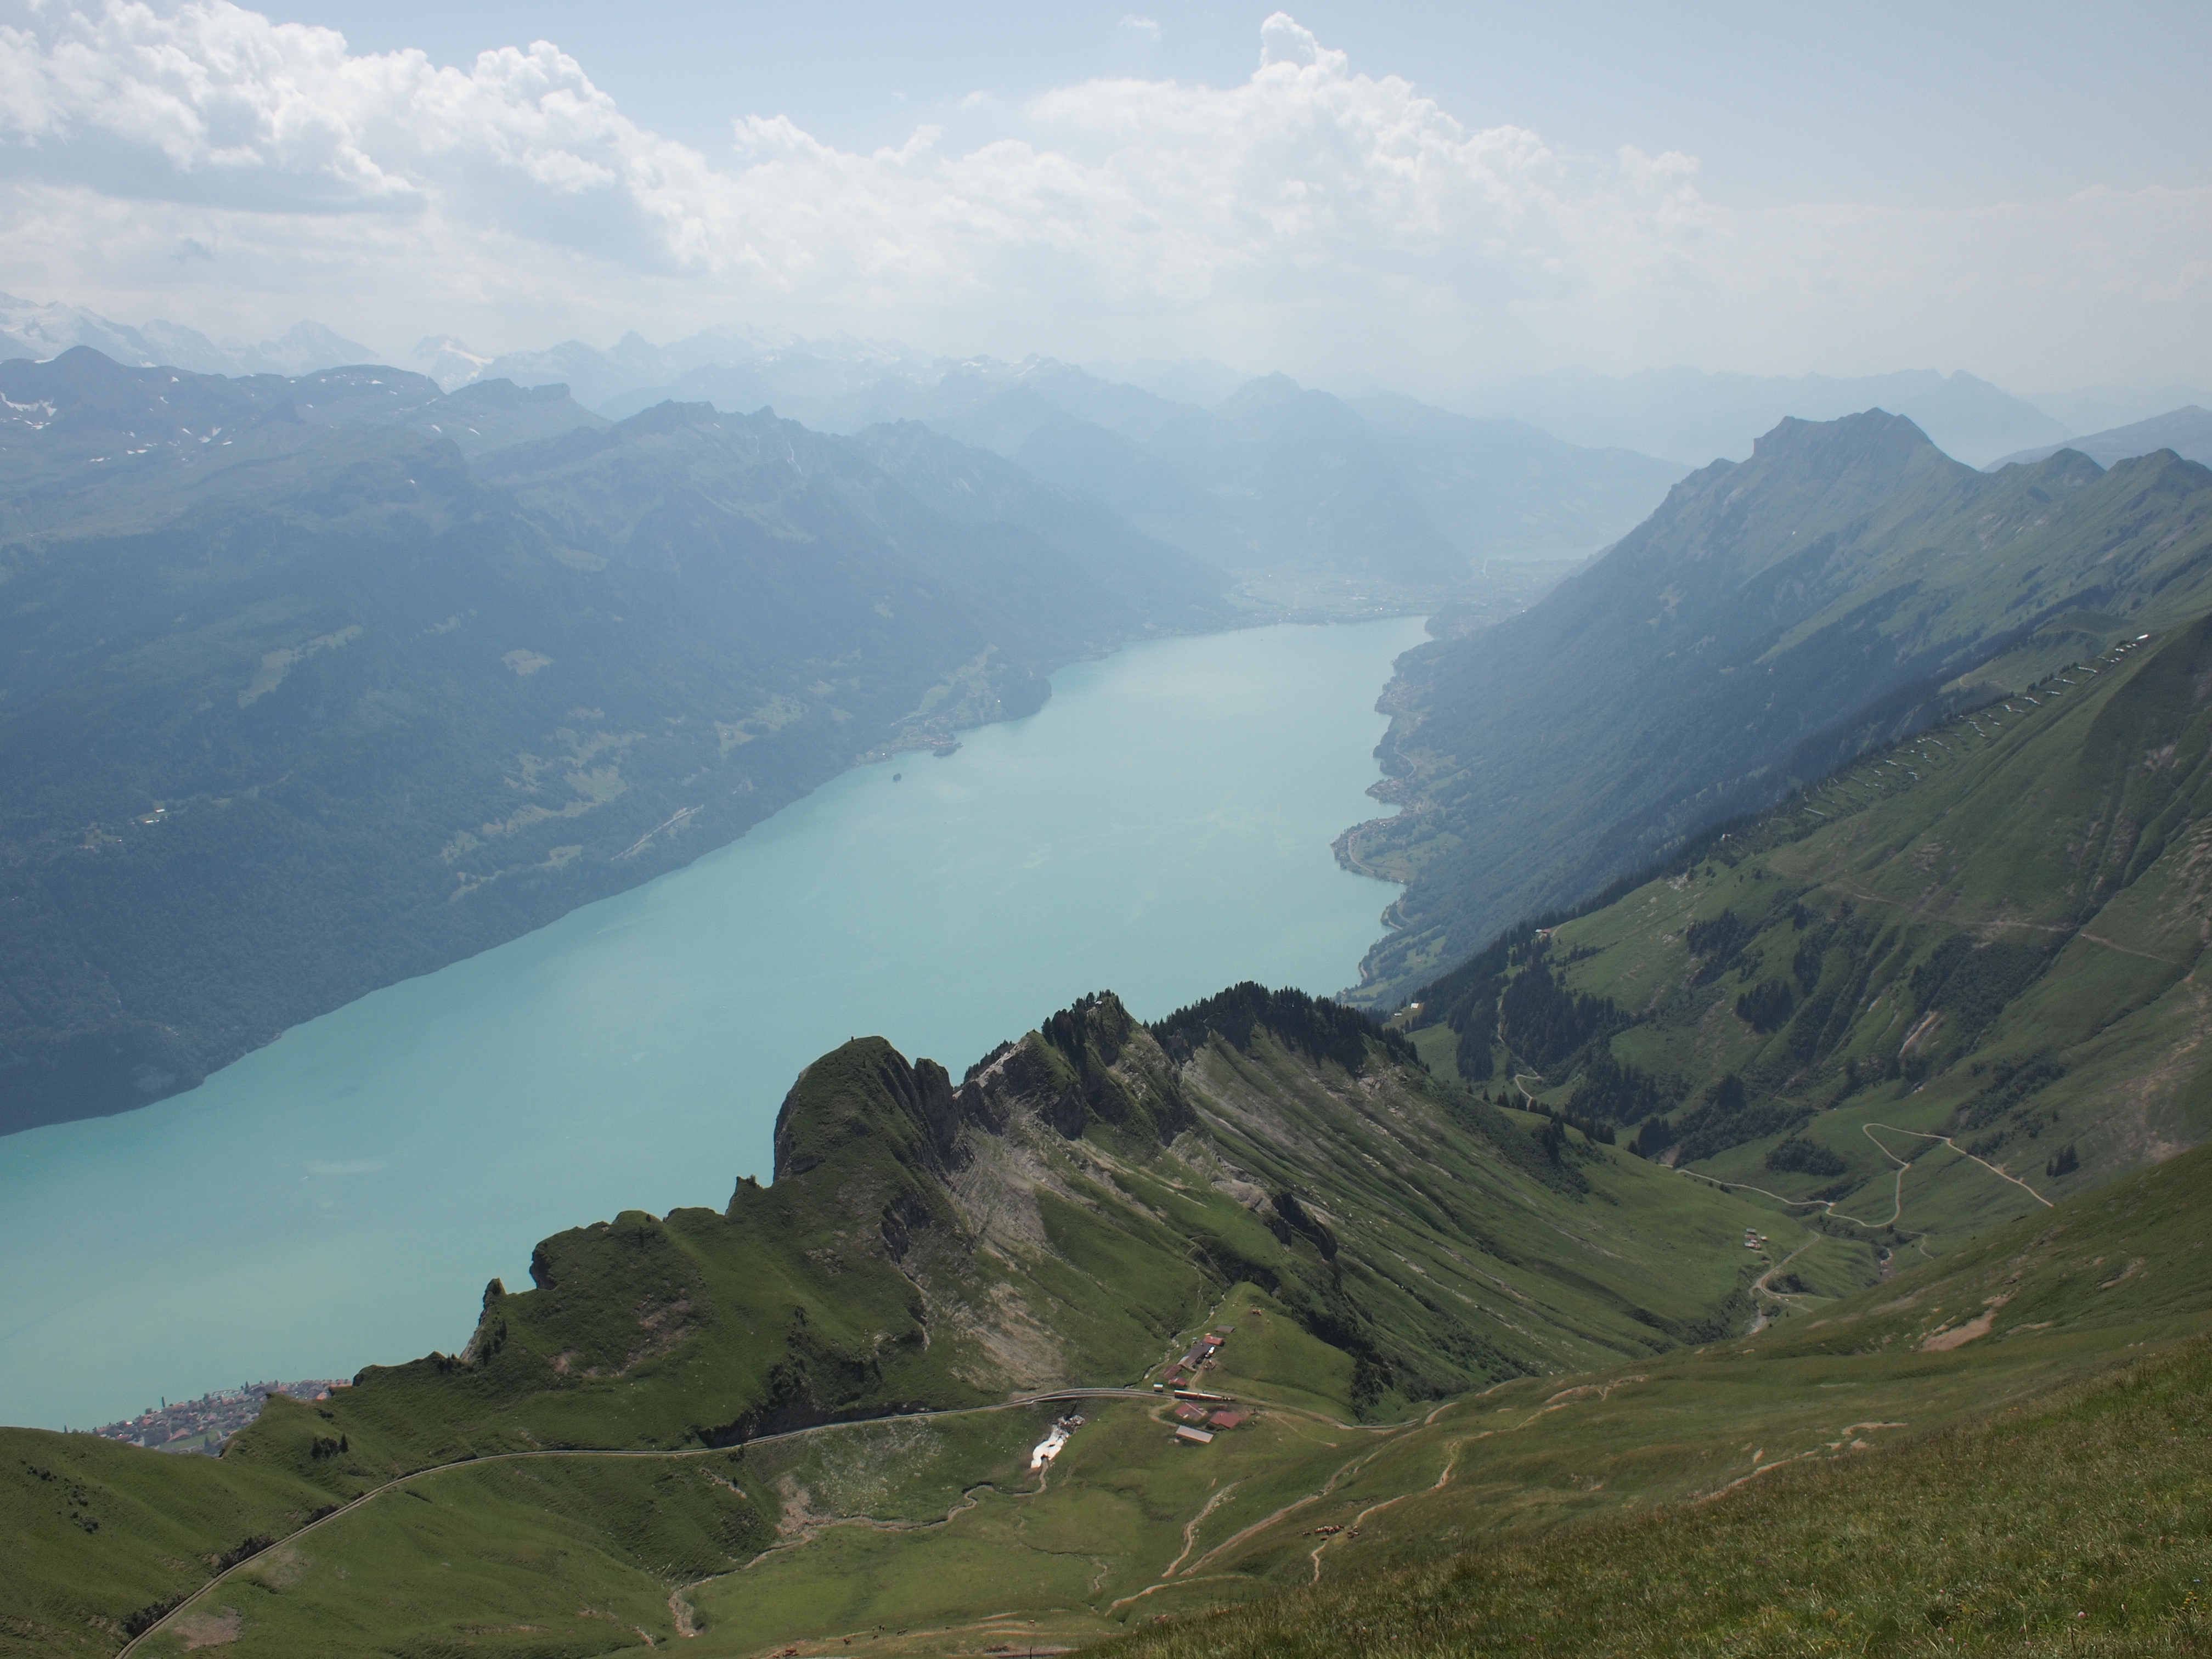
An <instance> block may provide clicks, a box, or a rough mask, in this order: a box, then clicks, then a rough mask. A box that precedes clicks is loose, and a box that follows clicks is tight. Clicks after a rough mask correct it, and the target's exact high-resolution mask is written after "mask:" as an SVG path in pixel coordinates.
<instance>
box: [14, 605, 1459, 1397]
mask: <svg viewBox="0 0 2212 1659" xmlns="http://www.w3.org/2000/svg"><path fill="white" fill-rule="evenodd" d="M1424 637H1425V635H1424V634H1423V629H1422V624H1421V623H1420V622H1419V619H1417V618H1400V619H1395V620H1391V621H1386V622H1375V623H1358V624H1351V625H1338V626H1334V627H1314V628H1307V627H1277V628H1267V629H1253V630H1249V631H1247V632H1242V633H1234V634H1225V635H1210V636H1207V637H1204V638H1198V639H1179V640H1167V641H1150V642H1147V643H1145V644H1142V645H1139V646H1135V647H1131V648H1129V649H1127V650H1126V651H1123V652H1121V653H1118V654H1116V655H1115V656H1113V657H1110V658H1108V659H1103V660H1101V661H1097V662H1090V663H1083V664H1079V665H1075V666H1073V667H1070V668H1067V669H1065V670H1063V671H1060V673H1059V674H1057V675H1055V676H1054V678H1053V696H1052V699H1051V701H1050V702H1048V704H1047V705H1046V706H1045V708H1043V709H1042V711H1041V712H1040V713H1038V714H1034V715H1032V716H1030V717H1029V718H1027V719H1024V720H1014V721H1010V722H1008V723H1006V724H1005V725H1001V726H989V727H986V728H984V729H982V730H980V731H975V732H968V733H966V734H964V736H963V747H962V749H961V750H959V752H958V753H957V754H955V755H953V756H952V757H950V758H948V759H941V760H940V759H936V758H933V757H930V756H927V755H911V756H905V757H901V758H900V759H898V760H896V761H891V762H887V763H883V764H880V765H875V766H869V767H865V768H862V769H858V770H855V771H853V772H849V773H847V774H846V775H843V776H842V777H840V778H838V779H836V781H833V782H831V783H830V784H829V785H827V786H826V787H823V788H822V789H820V790H818V791H817V792H816V793H814V794H812V795H811V796H809V797H808V798H807V799H805V800H802V801H799V802H798V803H796V804H795V805H792V806H790V807H788V808H787V809H786V810H785V811H782V812H781V813H779V814H778V815H777V816H776V817H774V818H771V819H769V821H768V822H766V823H762V824H759V825H757V826H756V827H755V828H754V829H752V830H751V832H750V833H749V834H748V835H747V836H744V839H742V840H741V841H738V842H733V843H732V844H731V845H730V846H728V847H726V848H721V849H720V851H718V852H714V853H711V854H707V855H706V856H705V857H703V858H702V859H700V860H697V861H696V863H694V864H692V865H691V866H689V867H688V868H686V869H684V870H680V871H677V872H673V873H671V874H669V875H666V876H664V877H662V878H659V880H657V881H655V882H653V883H652V884H650V885H648V886H645V887H641V888H639V889H637V890H635V891H633V892H629V893H625V894H623V895H621V896H617V897H615V898H611V899H606V900H604V901H602V902H599V903H597V904H593V905H591V906H588V907H587V908H584V909H581V910H578V911H576V912H574V913H573V914H572V915H568V916H566V917H564V918H562V920H561V921H558V922H556V923H554V924H553V925H552V926H550V927H544V928H541V929H540V930H538V932H537V933H532V934H530V935H528V936H527V937H526V938H523V939H516V940H514V941H513V943H511V944H508V945H502V946H501V947H499V948H498V949H496V950H493V951H485V952H484V953H483V955H481V956H478V957H471V959H469V960H468V961H466V962H462V963H455V964H454V965H453V966H452V967H450V968H447V969H442V970H441V971H440V972H438V973H435V974H430V975H425V976H423V977H422V978H420V979H416V980H410V981H406V982H405V983H404V984H399V985H395V986H392V987H387V988H386V989H384V990H381V991H378V992H376V993H374V994H372V995H369V996H366V997H363V998H362V999H361V1000H359V1001H357V1002H354V1003H351V1004H349V1005H348V1006H345V1007H343V1008H341V1009H339V1010H337V1012H333V1013H331V1014H327V1015H325V1016H324V1017H323V1018H320V1019H318V1020H315V1021H313V1022H312V1023H311V1024H306V1025H301V1026H297V1027H295V1028H294V1029H293V1030H290V1031H289V1032H287V1033H286V1034H285V1035H284V1036H283V1039H282V1040H281V1041H279V1042H275V1043H272V1044H271V1045H270V1046H269V1047H268V1048H263V1049H261V1050H259V1051H258V1052H257V1053H255V1054H251V1055H249V1056H247V1057H246V1059H244V1060H240V1061H238V1062H237V1063H236V1064H235V1065H233V1066H229V1067H228V1068H227V1069H225V1070H224V1071H222V1072H221V1073H217V1074H216V1076H214V1077H212V1078H210V1079H208V1081H207V1082H206V1083H204V1084H203V1085H201V1086H200V1087H199V1088H197V1089H196V1090H193V1091H191V1093H189V1094H185V1095H179V1096H178V1097H175V1098H173V1099H171V1100H167V1101H163V1102H161V1103H158V1104H156V1105H154V1106H149V1107H147V1108H145V1109H142V1110H139V1111H136V1112H132V1113H130V1114H127V1115H124V1116H120V1117H112V1118H102V1119H98V1120H95V1121H90V1122H84V1123H70V1124H63V1125H58V1126H56V1127H51V1128H44V1129H34V1130H31V1131H28V1132H26V1133H21V1134H16V1135H11V1136H9V1137H6V1138H5V1139H0V1216H4V1217H5V1218H6V1221H7V1225H6V1226H5V1227H4V1228H0V1285H5V1286H6V1287H7V1288H6V1291H5V1303H4V1306H0V1422H7V1423H14V1424H28V1425H39V1426H42V1427H59V1426H62V1425H64V1424H66V1425H70V1426H71V1427H77V1428H82V1427H88V1426H91V1425H94V1424H98V1423H102V1422H106V1421H110V1420H112V1419H117V1418H120V1417H123V1416H126V1415H129V1414H131V1413H136V1412H137V1411H138V1410H140V1409H141V1408H142V1407H147V1406H150V1405H152V1404H154V1403H155V1400H156V1399H157V1398H159V1397H161V1396H163V1395H166V1396H167V1397H168V1398H169V1399H171V1400H177V1399H182V1398H189V1397H191V1396H193V1395H199V1394H202V1393H204V1392H206V1391H208V1390H210V1389H218V1388H227V1387H235V1386H236V1385H237V1384H239V1383H241V1382H245V1381H248V1380H258V1379H262V1378H293V1377H302V1376H349V1375H351V1374H352V1373H353V1372H355V1371H356V1370H359V1369H360V1368H361V1367H362V1366H363V1365H366V1364H391V1363H397V1362H399V1361H402V1360H405V1359H409V1358H415V1357H416V1356H419V1355H421V1354H423V1353H426V1352H429V1351H431V1350H432V1349H445V1350H448V1351H451V1350H453V1349H457V1348H459V1347H460V1346H462V1345H463V1344H464V1343H465V1341H466V1340H468V1336H469V1333H470V1332H471V1329H472V1328H474V1325H475V1320H476V1313H477V1304H478V1299H479V1297H480V1296H481V1294H482V1292H483V1286H484V1283H485V1281H486V1280H487V1279H491V1278H492V1277H494V1276H495V1275H497V1276H500V1277H501V1278H504V1279H506V1281H507V1284H508V1285H510V1286H513V1287H517V1288H520V1287H521V1286H523V1285H526V1284H527V1283H528V1280H529V1275H528V1272H527V1264H528V1261H529V1259H530V1251H531V1247H532V1245H533V1244H534V1243H536V1242H537V1241H538V1239H539V1238H541V1237H544V1236H546V1235H547V1234H549V1233H552V1232H556V1231H560V1230H562V1229H563V1228H566V1227H571V1226H575V1225H581V1224H584V1223H588V1222H591V1221H595V1220H599V1219H603V1218H608V1217H611V1216H612V1215H613V1214H614V1213H615V1212H617V1211H618V1210H623V1209H647V1210H652V1211H653V1212H666V1211H668V1210H670V1209H672V1208H675V1207H677V1206H683V1205H711V1206H715V1207H717V1208H719V1207H720V1206H723V1205H725V1204H726V1203H727V1202H728V1201H729V1196H730V1191H731V1188H732V1185H733V1184H734V1183H735V1182H736V1181H737V1180H738V1177H739V1176H744V1175H754V1176H758V1177H760V1178H761V1179H763V1180H765V1179H766V1178H767V1177H768V1175H769V1166H770V1151H769V1137H770V1133H771V1132H772V1130H773V1127H774V1125H775V1113H776V1109H777V1107H778V1106H779V1105H781V1103H782V1100H783V1096H784V1092H785V1091H786V1090H787V1088H788V1087H789V1086H790V1084H791V1080H792V1079H793V1076H795V1075H796V1074H797V1073H798V1072H799V1068H800V1067H801V1066H805V1064H806V1063H807V1062H808V1061H809V1060H812V1059H813V1058H814V1057H815V1056H816V1055H817V1054H821V1053H822V1052H823V1051H824V1050H826V1049H828V1048H833V1047H835V1046H836V1044H838V1043H840V1042H844V1041H845V1040H846V1039H847V1038H848V1037H851V1036H860V1035H864V1034H868V1033H880V1034H881V1035H883V1036H887V1037H889V1038H890V1040H891V1041H892V1042H894V1043H896V1045H897V1046H898V1047H899V1048H901V1049H902V1051H904V1052H905V1053H906V1054H908V1055H909V1056H915V1055H921V1054H927V1055H930V1056H933V1058H935V1059H937V1060H941V1061H942V1062H944V1064H945V1066H948V1067H950V1068H951V1071H952V1073H953V1074H954V1075H955V1076H956V1077H957V1076H958V1075H959V1073H961V1072H962V1071H963V1069H964V1068H965V1067H966V1066H967V1065H968V1064H969V1061H971V1060H975V1058H977V1057H978V1056H979V1055H981V1054H983V1053H984V1052H985V1051H986V1050H987V1049H988V1048H991V1047H992V1046H993V1045H994V1044H995V1043H997V1042H1000V1041H1001V1040H1002V1039H1005V1038H1007V1037H1012V1036H1018V1035H1019V1034H1020V1033H1021V1032H1023V1031H1024V1030H1028V1029H1030V1027H1032V1026H1034V1025H1035V1024H1037V1023H1038V1022H1039V1021H1040V1020H1042V1018H1044V1017H1045V1016H1046V1015H1048V1014H1049V1013H1051V1012H1053V1011H1054V1009H1056V1008H1059V1007H1061V1006H1065V1005H1066V1004H1067V1003H1068V1002H1070V1001H1072V1000H1073V999H1074V998H1075V997H1077V996H1078V995H1079V994H1082V993H1084V992H1085V991H1091V990H1099V989H1112V990H1115V991H1118V992H1119V993H1120V994H1121V995H1122V997H1123V998H1124V999H1125V1000H1127V1002H1128V1003H1129V1005H1130V1006H1131V1007H1132V1008H1133V1010H1134V1011H1135V1012H1136V1013H1137V1014H1138V1015H1139V1016H1140V1017H1142V1018H1158V1017H1159V1016H1161V1015H1163V1014H1165V1013H1167V1012H1170V1010H1172V1009H1174V1008H1176V1007H1177V1006H1181V1005H1182V1004H1183V1003H1187V1002H1189V1001H1192V1000H1195V999H1197V998H1199V997H1201V996H1205V995H1206V994H1210V993H1212V992H1213V991H1217V990H1219V989H1220V988H1222V987H1224V986H1225V985H1228V984H1231V983H1233V982H1234V981H1238V980H1242V979H1256V980H1261V981H1265V982H1266V983H1267V984H1270V985H1297V986H1302V987H1304V988H1306V989H1308V990H1310V991H1313V992H1316V993H1319V994H1326V993H1329V992H1334V991H1336V990H1338V989H1340V988H1341V987H1344V986H1346V985H1347V984H1349V983H1351V982H1352V981H1353V980H1354V979H1355V978H1356V977H1357V974H1358V963H1359V958H1360V956H1361V954H1362V952H1364V951H1365V950H1366V948H1367V947H1368V946H1369V945H1371V944H1372V943H1373V942H1374V941H1375V940H1376V939H1377V938H1378V937H1380V935H1381V933H1382V932H1383V928H1382V925H1381V922H1380V921H1379V917H1380V914H1381V912H1382V910H1383V907H1384V906H1385V905H1386V904H1388V903H1389V901H1390V900H1391V898H1392V897H1394V896H1395V892H1396V890H1395V888H1392V887H1389V886H1386V885H1384V884H1381V883H1378V882H1376V881H1372V880H1369V879H1367V878H1363V877H1359V876H1354V875H1351V874H1348V873H1347V872H1345V871H1343V870H1341V869H1340V868H1339V867H1338V866H1337V864H1336V861H1335V859H1334V856H1333V855H1332V854H1331V852H1330V850H1329V844H1330V842H1332V841H1333V840H1334V838H1335V836H1337V835H1338V834H1339V833H1340V832H1341V831H1342V830H1343V829H1345V828H1346V827H1347V826H1348V825H1350V824H1352V823H1356V822H1358V821H1359V820H1360V819H1362V818H1366V817H1373V816H1375V815H1376V812H1378V811H1381V810H1383V809H1381V808H1379V807H1377V806H1376V804H1375V803H1374V802H1373V801H1372V800H1371V799H1369V798H1367V796H1366V795H1365V793H1364V791H1365V790H1366V788H1367V787H1368V786H1369V785H1370V784H1371V783H1373V782H1374V781H1376V776H1377V772H1376V764H1375V761H1374V757H1373V752H1372V751H1373V750H1374V746H1375V744H1376V740H1377V739H1378V738H1380V737H1381V736H1382V734H1383V727H1384V726H1385V724H1386V722H1385V720H1384V719H1383V716H1382V715H1380V714H1376V712H1375V708H1374V705H1375V700H1376V696H1377V695H1378V694H1379V693H1380V692H1381V690H1382V689H1383V685H1384V684H1385V683H1386V682H1387V681H1388V679H1389V674H1390V665H1391V662H1392V659H1394V658H1395V656H1396V655H1397V654H1398V653H1400V652H1401V651H1403V650H1405V649H1407V647H1410V646H1413V645H1415V644H1418V643H1419V642H1420V641H1421V640H1422V639H1423V638H1424ZM895 773H897V774H902V775H903V778H902V781H896V782H894V781H893V775H894V774H895Z"/></svg>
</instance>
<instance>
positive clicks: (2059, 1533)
mask: <svg viewBox="0 0 2212 1659" xmlns="http://www.w3.org/2000/svg"><path fill="white" fill-rule="evenodd" d="M2209 1488H2212V1344H2207V1343H2206V1342H2204V1341H2202V1340H2199V1341H2197V1342H2194V1343H2191V1344H2189V1345H2188V1346H2186V1347H2185V1348H2184V1349H2182V1350H2181V1351H2180V1352H2177V1353H2173V1354H2169V1355H2165V1356H2160V1358H2155V1359H2153V1360H2149V1361H2147V1362H2144V1363H2142V1364H2139V1365H2136V1366H2134V1367H2131V1368H2130V1369H2129V1370H2126V1371H2125V1372H2124V1373H2123V1374H2122V1375H2120V1376H2117V1377H2112V1378H2108V1379H2106V1380H2103V1381H2100V1382H2099V1383H2093V1384H2088V1385H2084V1386H2081V1387H2079V1388H2076V1389H2071V1390H2067V1391H2064V1392H2062V1393H2060V1394H2059V1395H2056V1396H2052V1397H2046V1398H2045V1399H2042V1400H2039V1401H2035V1402H2033V1404H2030V1405H2026V1406H2015V1407H2007V1408H2005V1409H2004V1410H2003V1411H2002V1413H2001V1414H2000V1416H1999V1418H1998V1420H1997V1421H1996V1422H1995V1423H1992V1424H1989V1425H1981V1426H1976V1427H1971V1428H1967V1427H1962V1428H1958V1429H1954V1430H1951V1431H1946V1432H1942V1433H1937V1434H1933V1435H1929V1436H1927V1437H1923V1438H1920V1439H1918V1440H1916V1441H1914V1442H1912V1443H1908V1444H1905V1445H1903V1446H1900V1447H1898V1448H1895V1449H1890V1450H1887V1451H1875V1452H1873V1453H1871V1454H1867V1455H1860V1456H1857V1457H1855V1458H1851V1459H1848V1460H1837V1461H1832V1462H1811V1463H1808V1464H1806V1465H1803V1466H1802V1467H1798V1468H1790V1469H1785V1470H1784V1471H1782V1472H1780V1473H1778V1474H1776V1475H1775V1476H1773V1477H1771V1479H1769V1480H1765V1481H1763V1482H1761V1483H1759V1484H1758V1485H1757V1486H1754V1487H1752V1488H1750V1489H1748V1490H1746V1491H1743V1492H1739V1493H1735V1494H1732V1495H1731V1496H1730V1497H1729V1498H1727V1499H1725V1500H1724V1501H1722V1502H1717V1503H1714V1504H1709V1505H1705V1506H1702V1507H1696V1508H1691V1509H1687V1510H1668V1511H1667V1512H1665V1513H1663V1514H1660V1515H1656V1516H1649V1517H1646V1518H1644V1519H1643V1520H1640V1521H1632V1522H1618V1521H1616V1522H1606V1523H1601V1524H1599V1525H1595V1526H1590V1527H1587V1528H1578V1529H1576V1530H1574V1531H1572V1532H1570V1533H1568V1534H1565V1536H1562V1537H1559V1538H1554V1539H1552V1540H1548V1541H1545V1542H1543V1543H1541V1544H1535V1543H1529V1542H1522V1541H1513V1542H1510V1543H1503V1544H1498V1543H1492V1544H1490V1545H1488V1546H1486V1547H1485V1548H1484V1549H1482V1550H1481V1551H1480V1552H1479V1553H1469V1554H1467V1555H1462V1556H1459V1557H1456V1558H1455V1559H1451V1560H1450V1561H1449V1562H1445V1563H1439V1564H1437V1565H1429V1566H1422V1567H1416V1568H1412V1569H1406V1570H1401V1571H1395V1572H1389V1573H1385V1574H1383V1575H1380V1576H1377V1577H1373V1578H1369V1579H1364V1580H1358V1581H1354V1582H1352V1583H1348V1584H1346V1585H1342V1586H1324V1587H1322V1588H1320V1589H1310V1590H1304V1591H1300V1592H1297V1593H1295V1594H1293V1595H1290V1596H1287V1597H1285V1598H1283V1599H1280V1600H1277V1601H1267V1602H1264V1603H1261V1604H1258V1605H1256V1606H1254V1607H1248V1608H1242V1609H1238V1610H1235V1611H1231V1612H1228V1613H1218V1614H1216V1615H1213V1616H1211V1617H1207V1618H1204V1619H1199V1620H1192V1621H1190V1622H1189V1623H1188V1624H1187V1625H1183V1626H1176V1627H1174V1628H1171V1629H1170V1630H1168V1631H1165V1632H1159V1633H1148V1634H1146V1635H1140V1636H1135V1637H1132V1638H1128V1639H1127V1640H1124V1641H1121V1642H1118V1643H1115V1644H1110V1645H1109V1646H1108V1647H1107V1648H1104V1649H1103V1650H1100V1651H1101V1652H1102V1653H1103V1654H1110V1655H1113V1656H1115V1659H1140V1656H1144V1659H1152V1656H1157V1659H1238V1656H1245V1655H1251V1656H1261V1655H1266V1656H1268V1659H1297V1656H1303V1655H1315V1656H1320V1655H1328V1656H1330V1659H1343V1656H1358V1655H1376V1656H1385V1655H1388V1656H1399V1655H1417V1654H1418V1655H1424V1656H1426V1655H1455V1654H1467V1655H1475V1654H1507V1653H1511V1654H1523V1653H1527V1654H1539V1655H1541V1654H1561V1655H1573V1656H1576V1659H1598V1656H1611V1655H1620V1656H1641V1655H1648V1654H1654V1653H1673V1654H1684V1655H1705V1654H1711V1655H1716V1656H1718V1655H1728V1656H1738V1655H1765V1654H1774V1655H1793V1656H1794V1655H1838V1656H1844V1655H1850V1656H1875V1655H1892V1654H1896V1655H1905V1654H1925V1653H1937V1652H1941V1653H1947V1654H1948V1653H1960V1654H2023V1655H2025V1654H2065V1655H2068V1656H2074V1655H2116V1656H2117V1655H2137V1654H2143V1655H2148V1654H2176V1655H2180V1654H2200V1653H2203V1652H2204V1651H2205V1650H2207V1649H2208V1648H2212V1602H2208V1599H2207V1597H2206V1595H2205V1592H2204V1589H2203V1579H2204V1578H2205V1577H2207V1576H2212V1528H2208V1525H2207V1520H2206V1511H2205V1498H2206V1494H2207V1492H2208V1489H2209Z"/></svg>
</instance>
